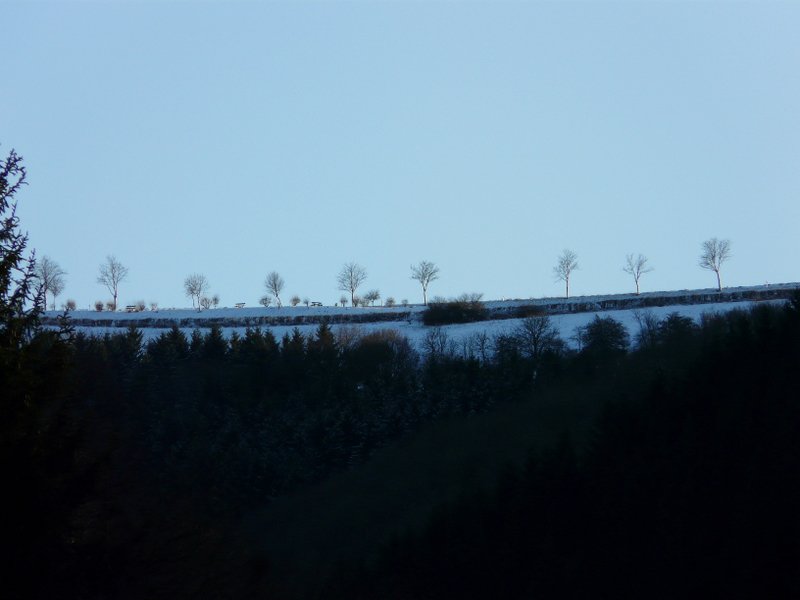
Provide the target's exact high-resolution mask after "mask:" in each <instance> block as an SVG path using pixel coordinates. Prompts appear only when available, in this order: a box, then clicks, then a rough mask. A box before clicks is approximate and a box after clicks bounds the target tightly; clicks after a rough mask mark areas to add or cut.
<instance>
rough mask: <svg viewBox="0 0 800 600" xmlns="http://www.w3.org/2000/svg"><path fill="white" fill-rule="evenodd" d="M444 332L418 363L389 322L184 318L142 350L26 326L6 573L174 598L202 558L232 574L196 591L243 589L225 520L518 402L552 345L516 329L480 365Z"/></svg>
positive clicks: (7, 430)
mask: <svg viewBox="0 0 800 600" xmlns="http://www.w3.org/2000/svg"><path fill="white" fill-rule="evenodd" d="M440 339H441V341H442V342H443V343H442V344H441V347H440V348H436V347H432V348H431V349H430V350H429V352H428V353H427V354H426V355H425V356H424V357H423V356H420V355H419V354H418V353H417V352H416V351H415V350H413V349H412V347H411V346H410V344H409V343H408V341H407V340H406V339H405V338H403V337H401V336H399V335H397V334H396V333H395V332H394V331H379V332H375V333H370V334H367V335H360V334H358V333H357V332H356V331H355V330H352V329H350V330H343V331H341V332H339V335H338V336H334V335H333V333H332V332H331V329H330V327H329V326H328V325H327V324H324V323H323V324H322V325H320V326H319V328H318V330H317V332H316V333H315V334H314V335H312V336H309V337H305V336H303V335H302V334H301V333H300V332H299V331H297V330H295V331H294V333H293V334H291V335H286V336H284V337H283V338H282V339H280V340H276V339H275V337H274V336H273V335H272V333H270V332H269V331H261V330H259V329H251V330H248V331H247V332H246V333H245V334H244V335H241V336H239V335H233V336H232V337H231V338H230V339H226V338H224V337H223V335H222V333H221V331H220V330H219V329H218V328H214V329H212V330H211V331H210V332H209V333H207V334H205V335H202V334H200V333H199V332H198V331H195V332H194V333H193V334H192V335H191V336H188V337H187V336H186V335H185V334H184V333H183V332H181V331H180V330H179V329H177V328H174V329H173V330H172V331H171V332H169V333H166V334H164V335H162V336H160V337H159V338H157V339H154V340H152V341H150V342H148V343H146V344H145V343H143V342H142V334H141V332H140V331H137V330H136V329H134V328H131V329H129V330H128V331H127V332H126V333H124V334H117V335H106V336H104V337H92V336H86V335H83V334H80V333H79V334H76V333H74V331H73V330H72V327H71V325H70V324H69V319H68V318H67V317H66V316H65V318H64V319H63V323H62V327H61V329H60V330H58V331H54V330H45V329H40V328H38V327H36V326H35V325H32V326H31V333H30V336H29V339H28V341H27V342H26V343H25V344H23V345H22V346H21V348H20V349H19V351H18V353H17V354H16V355H15V356H14V360H9V361H6V362H4V365H3V367H4V373H3V377H4V382H5V384H4V390H5V393H6V394H7V395H6V399H5V401H4V405H5V408H7V409H10V410H11V411H12V413H13V414H9V415H8V418H7V419H6V420H5V421H4V424H3V444H4V456H3V458H4V463H5V464H4V467H5V469H6V475H7V480H8V481H10V482H13V484H12V485H13V487H14V489H16V490H17V491H18V493H17V494H15V495H14V497H13V499H12V502H11V504H12V506H11V507H10V508H9V509H8V510H7V511H6V513H5V514H6V516H7V517H9V519H10V523H9V527H10V531H11V532H12V533H11V535H9V536H8V538H7V540H8V541H12V542H13V545H14V547H15V557H14V559H13V560H12V561H11V562H10V563H8V564H7V566H9V567H11V571H12V572H13V573H15V574H16V576H22V577H23V579H24V580H26V581H27V582H28V584H27V585H28V586H29V588H30V592H31V595H32V596H35V597H54V596H53V593H54V591H56V590H71V592H70V593H69V594H67V596H73V597H104V596H106V595H109V594H110V595H112V596H114V597H119V596H124V595H126V594H127V595H130V597H140V596H141V595H142V594H145V593H147V594H149V595H151V596H152V594H155V593H158V594H161V593H163V594H164V595H169V594H171V593H174V588H173V586H181V585H189V583H188V582H189V581H190V580H191V579H192V578H197V577H198V575H197V573H196V572H197V570H198V568H199V565H200V564H202V562H203V561H214V563H215V565H216V567H215V568H218V569H219V570H221V571H222V572H221V573H220V572H214V571H212V572H211V573H204V574H203V576H202V578H201V579H200V580H198V582H197V584H196V585H198V586H201V585H203V586H206V589H208V585H209V583H208V581H207V579H208V578H209V577H211V578H212V579H214V578H215V577H217V576H219V577H220V581H224V586H226V587H227V586H232V589H238V586H240V585H245V584H246V583H247V582H246V581H242V580H241V578H239V577H238V576H235V577H234V576H232V577H234V579H235V581H234V582H230V581H229V580H228V579H226V577H227V575H226V573H225V572H224V569H225V568H226V564H225V563H224V561H222V562H220V561H221V558H220V557H219V556H218V554H219V553H220V552H223V549H224V548H232V547H236V546H237V544H239V543H240V542H239V541H237V540H230V539H228V538H226V537H225V536H226V535H227V531H226V528H225V526H224V525H223V524H224V523H226V522H229V521H231V520H234V519H236V518H238V517H239V516H240V515H241V514H243V513H244V512H246V511H248V510H250V509H253V508H256V507H259V506H262V505H264V504H265V503H268V502H269V501H270V500H271V499H272V498H273V497H275V496H278V495H281V494H284V493H286V492H288V491H290V490H292V489H295V488H297V487H298V486H299V485H301V484H306V483H310V482H314V481H318V480H320V479H321V478H323V477H325V476H326V475H328V474H330V473H332V472H334V471H336V470H340V469H343V468H347V467H349V466H352V465H356V464H359V463H360V462H362V461H363V460H365V459H366V458H367V457H368V456H369V455H370V453H371V452H372V451H373V450H374V449H375V448H376V447H379V446H381V445H384V444H386V443H387V442H388V441H390V440H392V439H394V438H397V437H398V436H400V435H403V434H406V433H409V432H411V431H413V430H415V429H416V428H417V427H419V426H420V425H421V424H422V423H426V422H430V421H433V420H436V419H441V418H445V417H449V416H452V415H458V414H473V413H480V412H483V411H486V410H487V409H489V408H490V407H491V406H493V405H494V404H496V403H498V402H501V401H507V400H508V399H510V398H514V397H519V396H520V395H521V394H523V393H524V392H525V391H526V390H527V389H529V388H530V387H531V386H532V385H533V375H532V374H533V369H534V367H535V365H534V363H535V362H536V363H537V364H538V363H543V362H544V358H543V357H545V356H547V355H548V354H547V353H543V354H542V357H537V358H536V360H535V361H534V360H533V359H531V358H525V357H523V356H522V354H521V353H520V352H519V351H518V349H519V344H517V343H516V342H514V341H513V340H506V342H505V344H506V346H507V348H505V349H504V351H503V354H502V356H503V357H505V358H503V359H502V360H498V361H482V360H479V359H478V358H477V357H475V356H472V355H471V354H470V356H469V357H466V358H465V357H464V356H462V355H460V354H457V353H456V351H455V348H454V346H453V345H452V344H447V343H444V342H446V338H444V337H441V338H440ZM560 348H561V347H560V346H553V349H552V350H551V351H548V352H549V353H550V354H553V356H554V357H555V356H556V350H558V351H559V352H560ZM551 362H553V363H554V364H555V362H556V361H551ZM555 370H556V369H555V367H546V366H544V365H543V366H542V367H541V371H542V373H544V372H550V371H553V372H555ZM544 378H545V376H544V375H543V374H540V375H539V379H541V380H543V379H544ZM232 552H233V551H232ZM176 556H179V557H181V558H179V559H176V558H175V557H176ZM241 560H243V561H247V558H246V557H245V558H242V559H241ZM228 566H230V565H228ZM240 567H241V565H240V564H235V565H233V566H231V568H233V569H238V568H240ZM255 568H256V567H254V569H255ZM43 574H47V576H46V577H45V576H43ZM220 585H223V584H222V583H220ZM189 589H191V585H189ZM184 592H185V590H184Z"/></svg>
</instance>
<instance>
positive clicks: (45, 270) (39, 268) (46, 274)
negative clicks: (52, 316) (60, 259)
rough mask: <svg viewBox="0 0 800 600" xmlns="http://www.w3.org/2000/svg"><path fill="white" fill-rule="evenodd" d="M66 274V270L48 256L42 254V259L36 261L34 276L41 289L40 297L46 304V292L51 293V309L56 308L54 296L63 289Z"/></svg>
mask: <svg viewBox="0 0 800 600" xmlns="http://www.w3.org/2000/svg"><path fill="white" fill-rule="evenodd" d="M66 274H67V273H66V271H64V269H62V268H61V267H60V266H59V265H58V263H57V262H56V261H54V260H53V259H52V258H50V257H49V256H44V257H42V260H40V261H37V262H36V277H37V279H38V280H39V285H40V286H41V289H42V298H44V303H45V304H47V293H48V292H49V293H50V294H52V295H53V310H55V309H56V296H58V295H59V294H60V293H61V292H63V291H64V275H66Z"/></svg>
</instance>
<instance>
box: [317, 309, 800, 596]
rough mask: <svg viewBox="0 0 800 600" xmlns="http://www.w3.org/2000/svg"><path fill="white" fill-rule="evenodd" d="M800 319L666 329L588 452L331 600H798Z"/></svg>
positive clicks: (469, 508)
mask: <svg viewBox="0 0 800 600" xmlns="http://www.w3.org/2000/svg"><path fill="white" fill-rule="evenodd" d="M798 309H800V304H798V302H797V301H795V303H794V304H793V306H792V307H791V308H789V309H787V310H786V311H783V312H780V313H778V312H776V311H772V310H769V309H759V310H757V311H754V312H753V313H752V314H744V313H732V314H730V315H727V316H725V317H721V318H717V319H712V320H710V321H707V322H706V323H705V324H704V325H703V327H702V328H701V329H698V330H695V329H693V328H691V327H690V326H688V324H687V323H686V322H680V321H676V322H675V323H673V324H672V326H670V327H664V328H662V330H661V332H660V334H659V335H658V336H657V337H655V338H653V340H651V341H652V345H651V347H649V348H647V349H644V350H642V351H640V352H637V353H635V354H633V355H631V356H629V357H628V359H627V360H625V361H623V363H621V364H620V365H619V367H618V368H617V375H618V376H619V378H618V379H617V381H618V388H617V393H616V394H614V396H615V397H613V398H612V399H610V401H609V399H608V398H606V401H605V403H604V409H603V412H602V415H601V417H600V418H599V419H598V421H597V423H596V426H595V429H594V433H593V434H592V435H591V438H590V440H589V443H588V444H586V445H582V446H581V445H579V446H577V447H576V445H575V444H573V443H572V442H571V441H570V439H569V438H568V437H565V438H563V439H562V440H561V442H560V443H558V444H556V445H554V446H551V447H548V448H545V449H543V450H542V451H539V452H536V453H534V455H532V457H531V458H530V459H529V461H528V462H527V464H526V465H525V466H524V467H521V468H509V469H507V470H506V471H505V473H504V474H503V476H502V478H501V481H500V482H499V484H498V486H497V487H496V488H495V489H494V491H493V492H492V493H488V494H487V493H483V492H476V493H473V494H471V495H467V496H465V497H463V498H462V499H461V500H459V501H457V502H454V503H451V504H449V505H447V506H442V507H441V508H440V509H439V510H438V511H437V512H436V513H435V514H434V515H433V516H432V517H431V518H430V520H429V523H428V525H427V526H426V527H425V529H424V531H422V532H421V533H417V534H410V535H407V536H405V537H400V538H397V539H395V540H394V542H393V543H391V544H388V545H386V546H385V547H384V549H383V551H382V553H381V555H380V558H379V559H378V560H377V561H372V562H361V563H358V562H351V563H350V564H349V565H347V566H341V567H340V568H339V569H338V572H337V575H336V576H334V577H333V578H332V579H331V580H329V584H328V587H327V589H325V591H324V592H323V593H322V594H320V596H319V597H324V598H350V599H352V598H383V599H391V598H398V599H399V598H403V599H411V598H426V599H432V598H459V599H466V598H495V597H496V598H505V599H513V598H538V597H542V598H563V597H600V598H605V597H609V598H610V597H613V598H620V597H630V598H634V597H635V598H643V597H646V598H686V597H697V598H699V597H750V598H757V597H758V598H760V597H772V598H778V597H798V594H800V571H798V569H797V565H798V564H800V517H798V511H797V506H798V502H800V437H799V436H798V431H800V393H799V392H798V383H797V376H798V367H800V339H799V338H798V334H800V313H798ZM670 330H671V331H670ZM594 381H596V380H594ZM586 383H587V385H586V390H585V392H586V394H587V395H593V394H595V391H594V390H595V383H593V382H592V381H587V382H586ZM487 451H491V448H487Z"/></svg>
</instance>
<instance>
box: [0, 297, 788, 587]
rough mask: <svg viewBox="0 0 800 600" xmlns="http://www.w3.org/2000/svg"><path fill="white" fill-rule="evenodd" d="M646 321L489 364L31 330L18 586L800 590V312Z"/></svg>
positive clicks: (17, 437)
mask: <svg viewBox="0 0 800 600" xmlns="http://www.w3.org/2000/svg"><path fill="white" fill-rule="evenodd" d="M537 323H541V324H546V321H536V320H534V321H532V322H531V325H532V326H535V325H536V324H537ZM647 326H648V329H643V330H642V334H641V336H640V339H639V340H638V343H639V345H640V349H638V350H636V351H634V352H629V350H628V340H627V333H625V330H624V328H623V327H621V326H619V324H615V323H614V322H613V321H611V320H608V319H600V318H598V319H596V320H595V322H593V324H592V326H591V329H587V330H586V331H585V332H584V333H585V335H584V336H583V338H582V339H583V342H582V344H583V346H582V350H581V351H580V352H572V351H569V350H567V349H566V348H565V346H564V345H563V343H561V341H560V340H558V339H557V335H556V334H554V333H553V332H552V331H550V330H547V329H540V330H536V329H534V330H531V331H529V332H528V333H530V334H534V333H537V332H538V333H540V334H544V335H545V337H547V336H549V337H548V339H547V340H546V344H545V345H546V349H544V350H543V349H542V348H543V347H542V346H541V345H539V346H537V347H538V348H539V349H538V350H535V348H534V346H533V345H532V344H529V345H528V346H524V345H522V344H521V339H522V338H519V337H517V338H504V339H502V340H498V346H497V348H496V350H497V352H496V353H495V354H493V355H492V356H491V357H488V358H478V357H476V356H461V355H453V354H449V353H447V352H443V353H439V354H435V353H431V354H429V355H426V356H420V355H418V354H417V353H416V352H415V351H414V350H413V349H412V348H411V347H410V345H409V344H408V342H407V341H406V340H404V339H403V338H402V337H400V336H398V335H397V334H395V333H387V332H383V333H378V334H370V335H367V336H363V337H362V338H359V339H357V340H352V341H351V342H349V343H347V344H345V343H344V342H343V341H340V340H336V339H335V338H334V337H333V336H332V335H331V332H330V330H329V328H327V327H326V326H324V325H323V326H320V328H319V330H318V331H317V333H316V334H315V335H314V336H311V337H304V336H302V335H300V334H299V333H296V335H293V336H286V337H285V338H284V339H283V340H280V341H279V340H276V339H274V337H272V336H271V335H270V334H269V333H268V332H267V333H264V332H259V331H256V330H251V331H248V332H247V334H246V335H245V336H242V337H234V338H232V339H229V340H226V339H225V338H224V337H223V336H222V335H221V333H220V331H219V330H218V329H212V331H211V332H210V333H209V334H208V335H206V336H202V335H201V334H199V333H197V334H195V335H193V336H192V337H191V338H188V339H187V338H186V337H185V336H184V335H183V334H182V333H181V332H180V331H178V330H177V329H175V330H173V331H172V332H171V333H169V334H165V335H164V336H161V337H159V338H158V339H155V340H152V341H151V342H149V343H148V344H146V345H144V344H142V337H141V333H140V332H137V331H136V330H134V329H131V330H129V331H127V332H126V333H125V334H124V335H119V336H107V337H105V338H87V337H83V336H80V335H75V334H74V332H72V331H71V330H70V326H69V323H64V324H62V329H61V331H59V332H48V331H41V332H39V333H38V334H33V335H32V338H31V342H30V343H28V344H26V345H24V346H23V347H22V349H21V350H14V351H13V352H12V351H9V353H8V355H7V356H5V355H4V356H5V358H6V359H7V360H4V361H3V363H2V368H3V373H2V374H3V378H4V379H3V381H4V385H5V388H4V390H7V393H6V395H5V396H4V402H5V404H4V405H3V406H4V410H5V413H4V414H5V419H4V421H3V429H2V444H3V453H2V456H1V457H0V458H2V467H3V474H4V477H5V481H6V483H7V485H6V486H5V487H6V488H8V489H11V490H12V492H13V493H11V494H9V495H7V496H6V506H5V508H4V511H3V518H4V519H3V525H4V531H5V532H6V535H5V538H4V544H5V548H6V550H8V552H7V555H8V556H10V558H9V559H8V560H7V561H6V562H5V563H4V564H3V570H4V572H3V573H2V575H3V578H2V581H3V582H4V583H3V586H4V587H5V589H4V590H3V591H4V592H8V591H9V590H13V591H14V593H13V594H10V592H9V593H4V594H3V595H4V597H34V598H109V597H114V598H141V597H148V598H176V597H177V598H180V597H209V598H222V597H236V598H252V597H264V598H278V599H279V600H280V599H283V598H286V599H294V598H337V597H342V598H439V597H441V598H445V597H446V598H484V597H487V596H492V597H495V596H496V597H503V598H532V597H564V596H599V597H603V596H614V597H620V596H639V597H641V596H645V597H652V596H661V597H676V596H687V595H688V596H692V595H695V596H697V595H714V596H720V595H742V594H745V595H756V593H761V592H768V593H770V595H772V596H778V595H792V594H793V593H796V592H798V591H799V590H798V588H797V580H796V569H795V566H796V564H797V562H798V558H799V557H798V547H797V540H798V539H800V537H798V534H799V533H800V527H799V526H798V516H797V512H796V506H797V505H798V501H800V496H799V495H798V490H799V489H800V479H799V476H798V468H797V465H798V464H800V463H799V462H798V461H799V460H800V439H799V438H798V436H797V435H796V432H797V431H798V430H800V429H799V428H800V402H799V399H798V392H797V385H796V373H797V367H798V365H800V298H795V299H794V300H793V301H792V302H791V303H789V304H788V305H787V306H786V307H782V306H774V305H764V306H759V307H758V308H757V309H754V310H753V311H752V312H740V311H733V312H730V313H728V314H725V315H720V316H714V317H709V318H706V319H704V320H703V322H702V323H701V324H700V325H699V326H698V325H695V324H694V323H693V322H691V321H690V320H688V319H685V318H682V317H679V316H673V317H669V318H667V319H666V320H664V321H663V322H661V323H660V324H656V323H649V324H647ZM528 341H529V342H531V341H532V340H531V339H528ZM539 341H540V342H541V341H542V338H541V337H540V338H539ZM562 434H564V435H562ZM498 480H499V483H498Z"/></svg>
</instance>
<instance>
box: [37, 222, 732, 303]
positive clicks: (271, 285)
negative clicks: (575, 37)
mask: <svg viewBox="0 0 800 600" xmlns="http://www.w3.org/2000/svg"><path fill="white" fill-rule="evenodd" d="M701 248H702V250H701V254H700V260H699V263H698V264H699V266H700V267H701V268H703V269H706V270H709V271H713V272H714V273H715V274H716V276H717V289H718V290H719V291H721V290H722V276H721V271H722V265H723V264H724V263H725V262H726V261H727V260H728V259H729V258H730V257H731V243H730V240H721V239H717V238H715V237H714V238H710V239H708V240H706V241H704V242H703V243H702V246H701ZM578 268H579V266H578V255H577V254H576V253H575V252H573V251H572V250H569V249H565V250H564V251H563V252H562V253H561V255H560V256H559V257H558V259H557V261H556V265H555V267H553V274H554V276H555V279H556V281H563V282H564V285H565V290H564V292H565V296H566V297H567V298H569V286H570V279H571V277H572V274H573V272H574V271H576V270H577V269H578ZM622 270H623V271H625V272H626V273H628V274H629V275H631V276H632V277H633V281H634V284H635V286H636V293H637V294H639V282H640V280H641V278H642V276H643V275H644V274H646V273H649V272H651V271H652V270H653V268H652V267H651V266H650V265H649V264H648V258H647V257H646V256H644V255H643V254H637V255H634V254H628V255H627V256H626V262H625V265H624V266H623V267H622ZM36 274H37V278H38V280H39V285H40V287H41V292H42V297H43V298H44V299H45V302H46V299H47V296H48V294H49V295H50V296H51V297H52V300H53V302H52V307H53V309H54V310H55V307H56V297H57V296H58V295H59V294H61V292H63V291H64V276H65V275H66V274H67V273H66V271H64V270H63V269H62V268H61V267H60V266H59V264H58V263H57V262H56V261H55V260H53V259H52V258H50V257H48V256H45V257H43V258H42V259H41V260H40V261H38V263H37V266H36ZM127 275H128V267H126V266H125V265H123V264H122V263H121V262H120V261H119V260H117V258H116V257H115V256H114V255H109V256H107V257H106V260H105V262H104V263H102V264H101V265H100V267H99V275H98V277H97V282H98V283H100V284H102V285H103V286H105V288H106V289H107V290H108V292H109V293H110V294H111V296H112V298H113V301H112V302H111V303H110V307H113V310H116V308H117V298H118V296H119V286H120V283H121V282H122V281H123V280H124V279H125V278H126V277H127ZM411 279H414V280H416V281H418V282H419V284H420V286H421V287H422V302H423V304H425V305H427V304H428V287H429V286H430V284H431V283H432V282H433V281H435V280H437V279H439V267H438V266H436V264H435V263H433V262H430V261H427V260H423V261H420V262H419V263H418V264H416V265H412V266H411ZM366 280H367V270H366V269H365V268H364V267H363V266H361V265H359V264H358V263H356V262H349V263H346V264H345V265H344V266H343V267H342V269H341V271H340V272H339V274H338V276H337V278H336V283H337V285H338V289H339V290H342V291H344V292H348V293H349V294H350V299H349V300H350V303H351V305H353V306H356V305H357V302H358V299H357V296H356V292H357V291H358V289H359V287H361V286H362V285H363V284H364V282H365V281H366ZM285 284H286V282H285V281H284V279H283V277H281V275H280V274H279V273H278V272H277V271H272V272H270V273H269V274H268V275H267V276H266V278H265V280H264V287H265V288H266V290H267V293H268V294H267V295H265V296H263V297H262V298H261V300H260V301H259V303H260V304H262V305H264V306H269V305H270V304H272V298H273V297H274V298H275V304H276V306H278V307H281V306H283V303H282V301H281V294H282V293H283V289H284V286H285ZM183 285H184V291H185V292H186V295H187V296H188V297H189V298H191V299H192V307H196V308H198V309H201V308H210V307H212V306H217V305H218V304H219V296H217V295H213V296H209V295H208V288H209V284H208V279H207V278H206V277H205V275H201V274H199V273H193V274H192V275H189V276H188V277H187V278H186V279H185V280H184V284H183ZM295 298H297V301H294V299H295ZM295 298H293V299H292V300H293V301H292V306H296V305H297V304H299V303H300V299H299V297H295ZM379 299H380V293H379V292H378V291H377V290H371V291H370V292H368V293H367V294H365V295H364V298H363V299H361V301H362V303H363V302H364V301H366V302H370V303H372V304H374V303H375V302H376V301H377V300H379ZM387 300H388V299H387ZM346 302H347V297H346V296H342V298H341V303H342V305H343V306H344V305H345V304H346Z"/></svg>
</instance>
